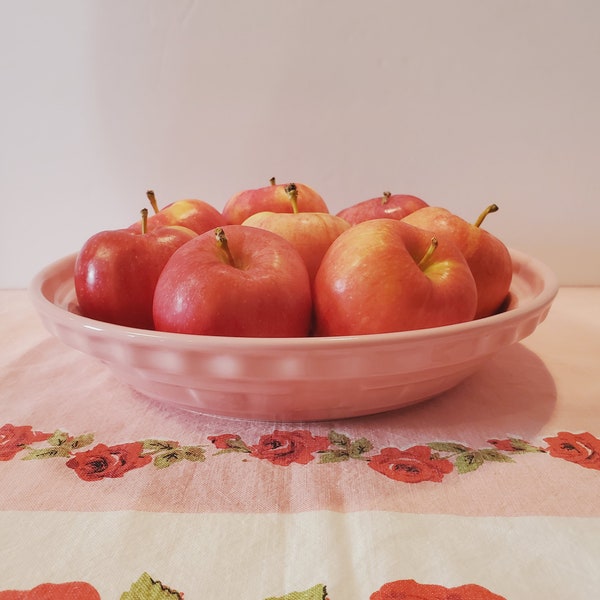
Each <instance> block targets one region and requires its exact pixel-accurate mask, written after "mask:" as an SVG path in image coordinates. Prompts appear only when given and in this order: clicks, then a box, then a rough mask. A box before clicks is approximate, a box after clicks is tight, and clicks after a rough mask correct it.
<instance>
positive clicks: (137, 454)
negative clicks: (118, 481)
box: [66, 442, 152, 481]
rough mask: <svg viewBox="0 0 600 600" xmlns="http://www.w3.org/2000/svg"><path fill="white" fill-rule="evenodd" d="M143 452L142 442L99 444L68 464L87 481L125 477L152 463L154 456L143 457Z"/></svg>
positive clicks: (79, 454) (76, 455) (76, 456)
mask: <svg viewBox="0 0 600 600" xmlns="http://www.w3.org/2000/svg"><path fill="white" fill-rule="evenodd" d="M142 450H143V444H142V443H141V442H132V443H130V444H119V445H117V446H106V445H105V444H97V445H96V446H94V447H93V448H92V449H91V450H85V451H83V452H78V453H77V454H75V456H74V457H73V458H71V459H70V460H68V461H67V463H66V464H67V467H69V468H71V469H73V470H74V471H75V473H77V475H78V476H79V477H80V478H81V479H83V480H85V481H98V480H99V479H104V478H105V477H123V475H125V473H127V472H128V471H131V470H132V469H137V468H139V467H143V466H144V465H147V464H148V463H149V462H151V461H152V456H150V455H142Z"/></svg>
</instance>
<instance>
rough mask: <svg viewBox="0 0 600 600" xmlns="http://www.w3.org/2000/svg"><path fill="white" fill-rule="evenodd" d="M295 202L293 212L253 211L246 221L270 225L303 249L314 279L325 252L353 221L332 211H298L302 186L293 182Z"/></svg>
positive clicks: (291, 197) (292, 199)
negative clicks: (298, 186) (299, 186)
mask: <svg viewBox="0 0 600 600" xmlns="http://www.w3.org/2000/svg"><path fill="white" fill-rule="evenodd" d="M286 193H287V194H288V197H289V201H290V203H291V205H292V210H293V212H291V213H276V212H270V211H264V212H259V213H254V214H253V215H250V216H249V217H248V218H247V219H246V220H245V221H244V223H243V225H248V226H251V227H259V228H260V229H268V230H269V231H272V232H273V233H277V234H279V235H280V236H281V237H284V238H285V239H286V240H287V241H288V242H290V243H291V244H292V245H293V246H294V248H296V250H298V252H299V253H300V256H302V258H303V260H304V264H305V265H306V269H307V270H308V276H309V278H310V281H311V283H312V281H313V280H314V278H315V275H316V274H317V269H318V268H319V265H320V264H321V260H322V259H323V255H324V254H325V252H326V251H327V249H328V248H329V246H331V243H332V242H333V240H335V239H336V238H337V237H338V236H339V235H340V234H341V233H342V232H343V231H346V229H349V227H350V223H348V221H346V220H345V219H342V218H341V217H337V216H336V215H332V214H331V213H322V212H298V201H297V196H298V190H297V188H296V185H295V184H293V183H291V184H290V185H288V186H287V188H286Z"/></svg>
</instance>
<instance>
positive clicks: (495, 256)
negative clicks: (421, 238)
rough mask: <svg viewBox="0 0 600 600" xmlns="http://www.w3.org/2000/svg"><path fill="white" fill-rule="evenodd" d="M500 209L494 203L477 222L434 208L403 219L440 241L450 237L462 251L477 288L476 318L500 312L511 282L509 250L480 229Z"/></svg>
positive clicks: (425, 209)
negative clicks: (485, 220) (487, 218)
mask: <svg viewBox="0 0 600 600" xmlns="http://www.w3.org/2000/svg"><path fill="white" fill-rule="evenodd" d="M497 210H498V206H497V205H496V204H491V205H490V206H488V207H487V208H486V209H485V210H484V211H483V212H482V213H481V215H480V216H479V218H478V219H477V220H476V221H475V223H469V222H468V221H466V220H465V219H463V218H461V217H459V216H458V215H455V214H454V213H452V212H451V211H449V210H447V209H445V208H440V207H435V206H429V207H425V208H421V209H419V210H417V211H415V212H413V213H411V214H410V215H407V216H406V217H404V219H402V220H403V222H405V223H409V224H410V225H414V226H415V227H420V228H422V229H426V230H428V231H432V232H433V233H434V234H435V236H436V237H437V238H438V239H442V238H444V239H445V238H448V239H449V240H451V241H453V242H454V243H455V244H456V245H457V246H458V247H459V248H460V250H461V252H462V253H463V256H464V257H465V259H466V261H467V264H468V265H469V268H470V269H471V272H472V273H473V277H474V278H475V283H476V285H477V298H478V299H477V312H476V313H475V318H476V319H479V318H481V317H487V316H490V315H492V314H494V313H496V312H498V311H499V310H501V308H502V306H503V305H504V302H505V300H506V298H507V296H508V292H509V289H510V284H511V281H512V271H513V269H512V259H511V256H510V252H509V251H508V248H507V247H506V246H505V244H504V243H503V242H502V241H501V240H500V239H499V238H497V237H496V236H494V235H492V234H491V233H490V232H489V231H486V230H485V229H482V227H481V223H482V222H483V220H484V219H485V217H486V216H487V215H488V214H489V213H490V212H496V211H497Z"/></svg>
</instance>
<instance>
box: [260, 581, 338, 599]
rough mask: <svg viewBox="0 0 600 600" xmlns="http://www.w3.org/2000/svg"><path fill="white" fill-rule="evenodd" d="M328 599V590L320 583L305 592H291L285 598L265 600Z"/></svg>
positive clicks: (273, 597)
mask: <svg viewBox="0 0 600 600" xmlns="http://www.w3.org/2000/svg"><path fill="white" fill-rule="evenodd" d="M326 598H327V588H326V587H325V586H324V585H323V584H322V583H318V584H317V585H315V586H313V587H311V588H309V589H308V590H305V591H304V592H291V593H289V594H285V596H278V597H275V596H272V597H270V598H265V600H326Z"/></svg>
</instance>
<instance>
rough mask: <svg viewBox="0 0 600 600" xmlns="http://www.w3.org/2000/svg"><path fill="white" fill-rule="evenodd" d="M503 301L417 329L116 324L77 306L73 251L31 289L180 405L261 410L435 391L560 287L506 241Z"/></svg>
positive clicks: (485, 355) (54, 319)
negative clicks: (284, 333)
mask: <svg viewBox="0 0 600 600" xmlns="http://www.w3.org/2000/svg"><path fill="white" fill-rule="evenodd" d="M511 255H512V259H513V265H514V273H513V283H512V286H511V291H510V297H509V302H508V304H507V307H506V310H505V311H504V312H502V313H499V314H497V315H493V316H491V317H486V318H484V319H480V320H478V321H471V322H469V323H461V324H457V325H448V326H445V327H436V328H432V329H423V330H419V331H409V332H398V333H386V334H374V335H363V336H348V337H329V338H284V339H274V338H266V339H262V338H233V337H217V336H198V335H185V334H175V333H162V332H157V331H147V330H142V329H133V328H129V327H122V326H120V325H112V324H109V323H103V322H100V321H95V320H93V319H88V318H86V317H82V316H81V315H79V314H78V312H77V303H76V298H75V290H74V285H73V266H74V263H75V255H74V254H73V255H71V256H67V257H65V258H63V259H61V260H59V261H57V262H55V263H53V264H51V265H49V266H48V267H46V268H45V269H44V270H42V271H41V272H40V273H39V274H38V275H36V277H35V278H34V279H33V281H32V283H31V285H30V289H29V292H30V297H31V299H32V301H33V303H34V306H35V308H36V310H37V311H38V313H39V315H40V317H41V319H42V321H43V322H44V325H45V326H46V327H47V329H48V330H49V331H50V333H52V334H53V335H55V336H56V337H57V338H59V339H60V340H62V342H64V343H65V344H67V345H69V346H71V347H73V348H75V349H77V350H80V351H82V352H84V353H86V354H89V355H91V356H93V357H96V358H97V359H100V360H101V361H103V362H104V363H106V364H107V365H108V367H110V368H111V369H112V371H113V373H114V375H115V376H116V377H117V378H118V379H119V380H121V381H123V382H125V383H127V384H129V385H131V386H132V387H134V388H135V389H137V390H138V391H140V392H142V393H143V394H145V395H147V396H149V397H152V398H155V399H159V400H162V401H165V402H167V403H172V404H174V405H177V406H178V407H180V408H185V409H188V410H191V411H195V412H200V413H207V414H213V415H221V416H229V417H238V418H246V419H257V420H266V421H314V420H329V419H339V418H346V417H355V416H359V415H367V414H373V413H379V412H383V411H388V410H392V409H396V408H400V407H403V406H407V405H409V404H413V403H416V402H420V401H423V400H426V399H428V398H431V397H433V396H436V395H438V394H440V393H442V392H444V391H445V390H448V389H450V388H452V387H454V386H455V385H457V384H458V383H460V382H461V381H463V380H464V379H465V378H466V377H468V376H469V375H471V374H472V373H473V372H474V371H476V370H477V369H478V367H480V365H481V364H482V363H483V362H485V361H486V360H488V359H489V358H490V356H492V355H493V354H494V353H495V352H497V351H498V350H500V349H502V348H504V347H506V346H508V345H510V344H514V343H516V342H518V341H520V340H522V339H523V338H525V337H527V336H528V335H530V334H531V333H532V332H533V331H534V330H535V329H536V327H537V326H538V325H539V324H540V323H541V322H542V321H543V320H544V319H545V317H546V315H547V314H548V311H549V309H550V306H551V304H552V301H553V299H554V297H555V295H556V293H557V291H558V285H557V281H556V278H555V276H554V274H553V273H552V272H551V271H550V270H549V269H548V267H546V266H545V265H544V264H542V263H540V262H539V261H538V260H536V259H534V258H532V257H530V256H527V255H525V254H523V253H521V252H518V251H515V250H511Z"/></svg>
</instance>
